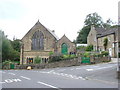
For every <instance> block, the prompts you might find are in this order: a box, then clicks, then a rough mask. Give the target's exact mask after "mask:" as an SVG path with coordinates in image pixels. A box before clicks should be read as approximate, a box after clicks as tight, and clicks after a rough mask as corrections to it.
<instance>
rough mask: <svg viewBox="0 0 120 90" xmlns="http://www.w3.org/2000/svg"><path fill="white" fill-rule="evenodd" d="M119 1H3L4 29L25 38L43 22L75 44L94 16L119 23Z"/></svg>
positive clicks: (1, 18)
mask: <svg viewBox="0 0 120 90" xmlns="http://www.w3.org/2000/svg"><path fill="white" fill-rule="evenodd" d="M118 1H119V0H0V30H2V31H4V32H5V34H6V35H8V38H9V39H11V40H12V39H13V37H15V38H17V39H22V37H23V36H24V35H25V34H26V33H27V32H28V31H29V30H30V29H31V28H32V27H33V26H34V25H35V23H36V22H37V21H38V19H39V21H40V22H41V23H42V24H43V25H44V26H45V27H46V28H49V29H50V30H55V34H56V35H57V36H58V37H59V38H61V37H62V36H63V35H64V34H65V35H66V36H67V37H68V38H69V39H70V40H71V41H73V40H74V39H76V37H77V36H78V33H77V32H79V31H80V30H81V29H82V27H83V26H84V20H85V18H86V16H87V15H88V14H90V13H94V12H97V13H98V15H100V16H101V17H102V19H103V21H104V22H105V21H106V20H107V19H109V18H110V19H111V20H112V21H113V22H118Z"/></svg>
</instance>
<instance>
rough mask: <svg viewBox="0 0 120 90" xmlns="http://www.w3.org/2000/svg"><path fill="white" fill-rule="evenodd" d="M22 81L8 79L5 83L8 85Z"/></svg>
mask: <svg viewBox="0 0 120 90" xmlns="http://www.w3.org/2000/svg"><path fill="white" fill-rule="evenodd" d="M20 81H21V80H20V79H6V80H5V82H6V83H12V82H20Z"/></svg>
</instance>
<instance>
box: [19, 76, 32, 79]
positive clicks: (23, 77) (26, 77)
mask: <svg viewBox="0 0 120 90" xmlns="http://www.w3.org/2000/svg"><path fill="white" fill-rule="evenodd" d="M20 77H21V78H24V79H27V80H31V79H30V78H28V77H24V76H20Z"/></svg>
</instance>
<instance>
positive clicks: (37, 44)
mask: <svg viewBox="0 0 120 90" xmlns="http://www.w3.org/2000/svg"><path fill="white" fill-rule="evenodd" d="M31 49H32V50H43V49H44V35H43V33H42V32H41V31H37V32H35V33H34V34H33V37H32V45H31Z"/></svg>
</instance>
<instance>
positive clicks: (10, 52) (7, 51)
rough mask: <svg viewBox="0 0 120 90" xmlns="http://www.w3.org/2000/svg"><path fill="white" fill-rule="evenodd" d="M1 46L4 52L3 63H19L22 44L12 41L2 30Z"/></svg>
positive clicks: (0, 32)
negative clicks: (9, 61)
mask: <svg viewBox="0 0 120 90" xmlns="http://www.w3.org/2000/svg"><path fill="white" fill-rule="evenodd" d="M0 39H1V42H0V46H1V48H2V49H1V51H2V53H1V54H2V62H4V61H6V60H11V61H19V58H20V53H19V51H20V49H19V47H20V44H18V42H16V41H15V42H14V41H10V40H9V39H8V38H7V36H6V35H5V34H4V32H3V31H1V30H0Z"/></svg>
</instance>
